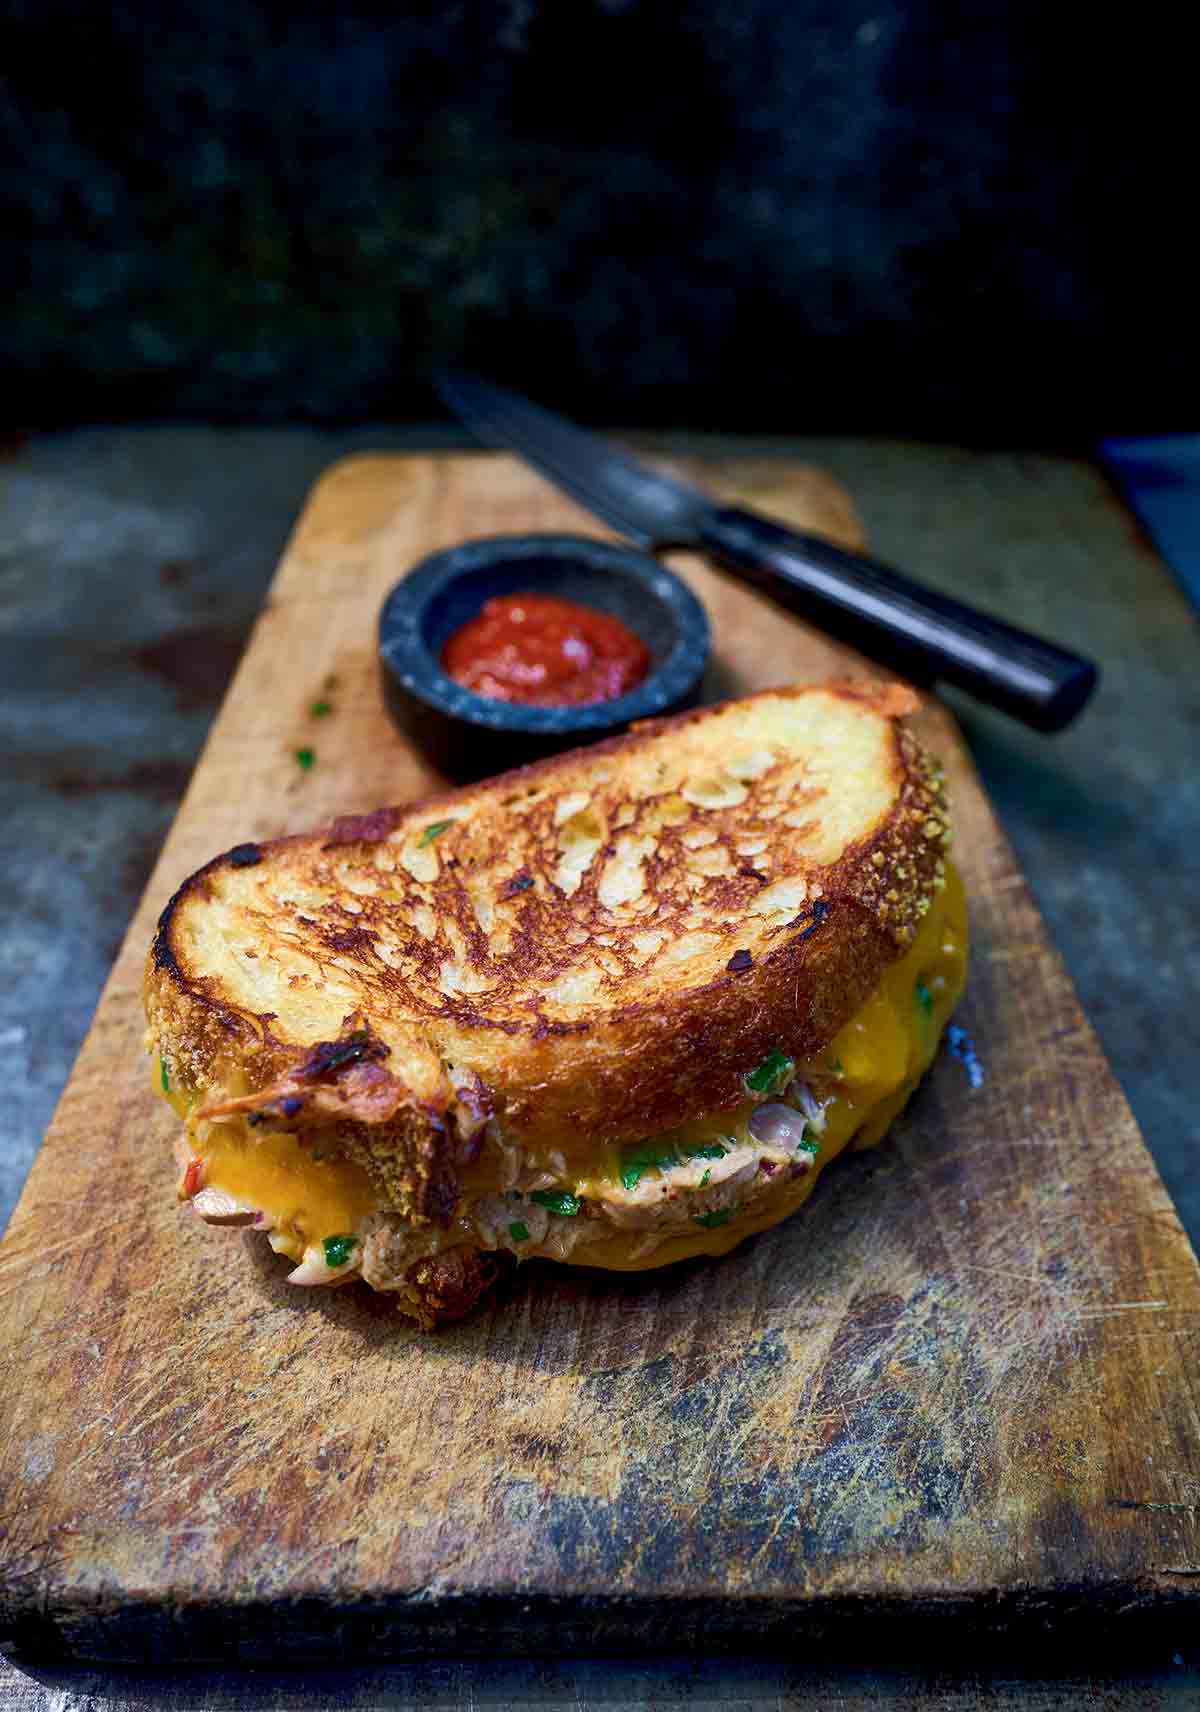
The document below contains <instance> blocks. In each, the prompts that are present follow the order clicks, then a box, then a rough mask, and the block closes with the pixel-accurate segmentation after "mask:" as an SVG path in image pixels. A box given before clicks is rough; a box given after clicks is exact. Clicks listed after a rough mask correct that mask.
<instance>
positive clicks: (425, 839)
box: [417, 820, 454, 850]
mask: <svg viewBox="0 0 1200 1712" xmlns="http://www.w3.org/2000/svg"><path fill="white" fill-rule="evenodd" d="M453 825H454V822H453V821H452V820H434V821H431V822H430V823H429V825H428V826H427V827H426V828H425V830H424V832H423V833H422V834H421V836H420V838H418V840H417V848H418V849H419V850H423V849H424V848H425V846H426V845H427V844H432V843H433V841H434V839H435V838H440V837H441V836H442V833H443V832H445V830H446V828H447V827H448V826H453Z"/></svg>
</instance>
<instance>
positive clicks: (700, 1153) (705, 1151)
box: [684, 1141, 729, 1159]
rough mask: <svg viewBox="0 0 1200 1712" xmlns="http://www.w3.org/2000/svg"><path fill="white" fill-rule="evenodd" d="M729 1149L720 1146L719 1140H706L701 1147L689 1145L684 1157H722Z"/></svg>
mask: <svg viewBox="0 0 1200 1712" xmlns="http://www.w3.org/2000/svg"><path fill="white" fill-rule="evenodd" d="M728 1151H729V1149H728V1148H726V1147H722V1146H721V1143H720V1142H719V1141H710V1142H706V1143H705V1145H704V1146H703V1147H689V1148H688V1150H687V1152H686V1154H685V1155H684V1158H685V1159H724V1157H725V1155H726V1153H728Z"/></svg>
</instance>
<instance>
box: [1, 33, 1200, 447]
mask: <svg viewBox="0 0 1200 1712" xmlns="http://www.w3.org/2000/svg"><path fill="white" fill-rule="evenodd" d="M1175 17H1176V18H1181V17H1182V14H1181V13H1179V12H1176V14H1175ZM1181 27H1182V26H1181V25H1180V24H1176V23H1174V22H1172V21H1171V20H1170V18H1169V16H1168V15H1167V14H1165V13H1164V16H1163V18H1162V19H1159V18H1158V17H1157V15H1156V9H1155V8H1153V7H1150V8H1145V7H1143V8H1141V9H1139V10H1138V11H1137V12H1136V13H1135V14H1126V15H1123V19H1122V22H1121V25H1120V28H1119V30H1118V29H1117V28H1116V26H1115V25H1110V24H1108V23H1106V22H1105V21H1104V17H1103V15H1102V14H1101V13H1099V12H1096V11H1092V12H1090V13H1088V12H1080V11H1079V10H1078V9H1076V8H1073V7H1063V8H1055V7H1047V6H1044V5H1041V4H1039V3H1037V0H976V3H975V4H973V5H971V6H969V7H967V6H961V5H957V4H951V3H947V0H849V3H847V0H689V4H687V5H686V6H680V5H677V4H674V3H670V0H493V3H490V4H489V3H484V0H457V3H447V4H440V5H430V4H425V5H405V6H400V7H398V6H395V5H394V4H388V3H384V0H346V3H345V4H342V5H339V6H336V7H335V6H332V5H328V4H312V3H305V0H299V3H298V4H297V3H293V4H284V3H283V0H211V3H210V4H207V5H197V4H171V5H164V4H163V3H162V0H116V4H114V5H112V6H103V7H101V6H96V5H94V4H90V5H80V4H74V5H72V4H64V3H63V0H0V29H2V31H3V51H2V53H0V75H3V78H4V90H3V93H2V95H0V161H2V162H3V165H2V167H0V232H2V233H3V241H4V246H5V253H6V258H7V259H6V260H5V263H4V267H3V274H2V276H0V277H3V278H4V280H5V283H6V284H7V285H8V286H9V287H10V288H15V289H13V290H12V297H13V301H12V302H11V303H10V304H9V305H8V306H7V307H6V309H5V312H4V314H3V315H2V316H0V365H2V367H3V370H4V372H5V374H6V384H5V387H4V389H3V400H2V401H0V413H3V414H5V415H7V417H8V419H9V422H10V425H15V426H18V427H29V426H38V425H50V424H59V423H63V422H75V421H80V420H86V419H96V418H110V419H111V418H116V417H126V418H140V419H146V418H151V417H162V416H169V417H180V416H192V417H206V418H209V419H217V420H227V421H229V420H239V419H240V420H251V419H259V420H263V419H278V418H285V417H291V418H296V417H305V418H311V419H325V420H331V419H346V420H350V419H353V420H358V421H362V420H364V419H367V418H370V417H378V416H386V417H388V418H390V419H391V420H397V419H404V418H405V417H408V418H410V419H411V418H412V417H414V416H416V417H419V418H421V417H423V418H430V417H432V416H433V415H435V414H437V412H436V411H435V409H434V406H433V404H432V402H431V399H430V395H429V393H428V391H427V389H426V386H425V382H424V378H423V377H424V375H425V374H426V372H427V370H428V367H429V365H430V363H431V362H432V361H438V360H441V361H444V360H447V359H449V360H456V361H459V362H463V363H467V364H471V365H474V366H477V367H479V368H482V369H484V370H485V371H488V372H491V373H493V374H496V375H498V376H499V377H501V378H508V379H510V380H517V381H519V382H520V383H522V384H523V385H524V386H525V387H526V389H527V390H531V391H535V392H541V393H544V394H546V395H547V396H548V397H550V398H551V399H554V400H558V401H560V402H566V401H570V402H571V403H572V404H573V405H575V406H577V407H578V408H579V409H580V411H581V412H582V413H583V414H585V415H590V416H593V417H595V418H597V419H603V420H608V421H618V420H619V421H625V422H627V423H643V424H652V423H656V422H658V423H668V424H677V425H683V424H686V425H688V426H691V427H693V428H705V427H718V426H719V427H720V428H722V429H724V430H726V431H728V430H733V429H739V428H741V429H760V430H761V429H780V430H784V431H788V432H793V433H794V432H801V431H805V432H812V431H821V430H824V431H828V430H846V431H851V432H867V431H873V430H876V431H877V430H884V431H889V432H895V431H899V432H905V433H915V434H922V435H936V436H938V437H945V438H954V439H963V438H974V439H996V438H998V439H1004V438H1011V439H1015V440H1019V441H1020V442H1022V443H1025V444H1029V443H1032V442H1034V441H1036V442H1038V443H1041V444H1049V443H1052V442H1054V441H1056V440H1060V439H1063V438H1076V437H1078V436H1080V435H1087V436H1089V437H1090V436H1091V435H1092V434H1093V433H1095V432H1096V431H1098V430H1100V429H1104V430H1107V431H1111V432H1116V431H1123V432H1136V431H1141V430H1144V429H1149V428H1159V429H1162V428H1171V427H1179V426H1182V425H1185V423H1186V422H1187V420H1188V410H1189V408H1190V400H1189V399H1188V398H1187V395H1186V390H1185V382H1186V373H1185V369H1186V364H1185V363H1184V362H1183V361H1182V360H1181V359H1182V358H1183V357H1184V356H1185V354H1186V349H1187V343H1188V342H1189V341H1191V340H1192V337H1193V336H1192V333H1191V317H1190V309H1189V307H1188V303H1187V299H1188V298H1189V297H1190V294H1191V290H1192V284H1191V272H1190V268H1189V267H1188V266H1187V265H1185V262H1184V260H1183V256H1182V254H1181V251H1180V247H1179V243H1178V241H1177V238H1176V232H1177V231H1183V230H1184V229H1185V228H1186V224H1187V222H1186V220H1182V221H1181V215H1183V214H1184V212H1185V210H1186V208H1187V206H1188V205H1189V204H1190V202H1191V201H1192V200H1193V198H1192V194H1191V192H1190V190H1189V188H1188V187H1187V185H1186V184H1185V182H1184V169H1185V166H1186V157H1187V153H1188V151H1187V150H1186V149H1184V148H1183V147H1182V142H1181V138H1179V137H1177V135H1176V132H1177V127H1178V125H1179V119H1178V114H1179V113H1180V112H1181V111H1186V104H1185V103H1183V101H1182V97H1183V94H1184V90H1183V82H1182V79H1183V77H1184V76H1185V75H1186V74H1187V67H1188V65H1189V63H1190V61H1189V57H1188V56H1187V55H1186V54H1185V53H1184V52H1183V51H1182V47H1181V44H1179V43H1178V42H1177V41H1175V40H1174V36H1175V34H1176V33H1177V31H1178V29H1179V28H1181ZM5 295H6V296H7V295H8V293H7V292H6V293H5Z"/></svg>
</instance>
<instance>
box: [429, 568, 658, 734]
mask: <svg viewBox="0 0 1200 1712" xmlns="http://www.w3.org/2000/svg"><path fill="white" fill-rule="evenodd" d="M442 669H443V671H445V672H446V673H448V675H449V676H450V677H452V678H453V679H454V681H455V683H458V684H462V686H463V688H464V689H468V690H474V691H475V693H476V694H477V695H483V696H491V697H492V699H493V700H494V701H519V702H525V703H526V704H527V705H531V706H534V707H576V706H579V705H580V704H581V703H583V702H589V701H613V700H614V699H615V698H616V697H617V696H621V695H624V694H625V692H626V691H627V690H631V689H635V688H636V687H637V685H638V684H640V683H641V681H642V679H643V678H644V677H645V676H646V674H647V672H648V671H649V670H650V652H649V649H648V648H647V647H646V645H645V643H644V642H643V641H642V639H641V637H640V636H635V635H634V633H633V631H632V630H630V629H629V627H628V626H627V625H624V624H622V623H621V620H620V619H619V618H613V617H612V616H611V614H609V613H607V612H597V610H596V609H595V607H591V606H578V605H577V604H576V603H575V602H574V601H573V600H558V599H556V598H555V596H553V595H547V594H501V595H496V596H494V597H493V599H491V600H489V601H487V602H485V604H484V606H483V608H482V610H481V611H480V612H479V613H478V614H477V615H476V617H474V618H472V619H470V620H469V621H468V622H467V623H466V624H464V625H463V626H462V628H461V630H456V631H455V632H454V634H453V636H451V637H450V638H449V640H448V641H447V642H446V644H445V646H444V647H443V649H442Z"/></svg>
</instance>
